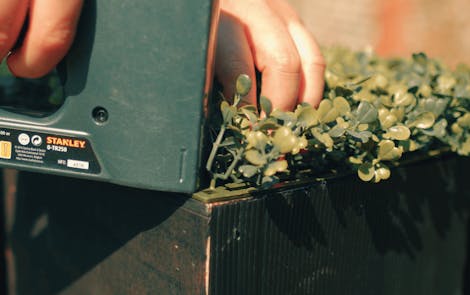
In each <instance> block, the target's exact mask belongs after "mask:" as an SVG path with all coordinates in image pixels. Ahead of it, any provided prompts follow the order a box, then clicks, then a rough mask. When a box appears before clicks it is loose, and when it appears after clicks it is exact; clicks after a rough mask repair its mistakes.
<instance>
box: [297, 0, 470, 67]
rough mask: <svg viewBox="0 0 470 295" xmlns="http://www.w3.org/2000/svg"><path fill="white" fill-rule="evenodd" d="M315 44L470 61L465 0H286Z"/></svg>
mask: <svg viewBox="0 0 470 295" xmlns="http://www.w3.org/2000/svg"><path fill="white" fill-rule="evenodd" d="M288 1H289V2H291V4H292V5H293V6H294V7H295V8H296V9H297V11H298V12H299V14H300V15H301V17H302V19H303V20H304V22H305V24H306V25H307V27H308V28H309V29H310V30H311V31H312V33H313V34H314V35H315V37H316V38H317V41H318V42H319V43H320V45H323V46H327V45H333V44H338V45H343V46H347V47H350V48H353V49H357V50H360V49H364V48H367V47H371V48H372V49H374V50H375V51H377V52H378V53H379V54H381V55H384V56H409V55H410V54H411V53H413V52H419V51H423V52H425V53H426V54H427V55H429V56H431V57H433V58H437V59H439V60H441V61H443V62H444V63H446V64H448V65H451V66H454V65H456V64H458V63H467V64H470V1H468V0H446V1H442V0H441V1H439V0H347V1H346V0H329V1H324V0H288Z"/></svg>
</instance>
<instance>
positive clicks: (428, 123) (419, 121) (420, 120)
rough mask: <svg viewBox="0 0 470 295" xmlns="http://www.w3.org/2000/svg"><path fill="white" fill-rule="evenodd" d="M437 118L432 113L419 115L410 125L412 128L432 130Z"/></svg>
mask: <svg viewBox="0 0 470 295" xmlns="http://www.w3.org/2000/svg"><path fill="white" fill-rule="evenodd" d="M434 121H435V117H434V114H433V113H431V112H424V113H421V114H419V115H418V116H417V117H416V118H415V120H414V121H413V122H412V123H411V124H410V126H416V127H417V128H420V129H427V128H431V127H432V125H433V124H434Z"/></svg>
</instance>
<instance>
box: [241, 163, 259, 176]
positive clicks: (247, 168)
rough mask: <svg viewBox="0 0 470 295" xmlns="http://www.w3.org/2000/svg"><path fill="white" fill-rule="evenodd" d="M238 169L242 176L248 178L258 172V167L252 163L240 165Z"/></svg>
mask: <svg viewBox="0 0 470 295" xmlns="http://www.w3.org/2000/svg"><path fill="white" fill-rule="evenodd" d="M238 171H239V172H240V173H242V174H243V176H244V177H247V178H250V177H253V176H255V175H256V173H258V167H256V166H253V165H241V166H240V167H239V168H238Z"/></svg>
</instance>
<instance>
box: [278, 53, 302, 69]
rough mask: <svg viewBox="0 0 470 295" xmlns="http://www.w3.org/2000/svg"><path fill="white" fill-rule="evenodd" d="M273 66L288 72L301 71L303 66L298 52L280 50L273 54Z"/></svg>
mask: <svg viewBox="0 0 470 295" xmlns="http://www.w3.org/2000/svg"><path fill="white" fill-rule="evenodd" d="M272 64H273V68H275V69H277V70H278V71H281V72H286V73H299V72H300V68H301V63H300V57H299V55H298V54H297V53H288V52H286V51H283V50H280V51H276V52H275V55H273V56H272Z"/></svg>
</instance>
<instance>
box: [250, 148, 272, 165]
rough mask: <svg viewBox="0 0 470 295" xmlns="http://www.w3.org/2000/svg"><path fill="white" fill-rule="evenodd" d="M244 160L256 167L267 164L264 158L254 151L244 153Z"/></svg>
mask: <svg viewBox="0 0 470 295" xmlns="http://www.w3.org/2000/svg"><path fill="white" fill-rule="evenodd" d="M245 159H246V160H247V161H248V162H250V163H251V164H253V165H256V166H262V165H264V164H266V162H267V159H266V156H264V155H262V154H261V153H260V152H258V151H257V150H254V149H251V150H248V151H246V152H245Z"/></svg>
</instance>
